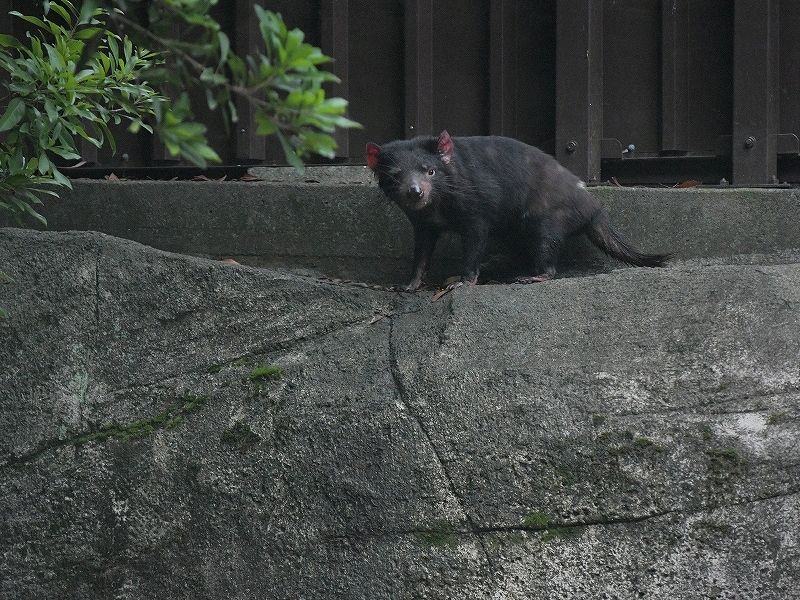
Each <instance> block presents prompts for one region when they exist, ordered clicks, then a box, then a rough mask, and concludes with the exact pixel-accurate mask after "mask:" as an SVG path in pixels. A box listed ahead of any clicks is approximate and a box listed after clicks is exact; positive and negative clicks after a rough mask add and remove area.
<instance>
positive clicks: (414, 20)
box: [405, 0, 433, 138]
mask: <svg viewBox="0 0 800 600" xmlns="http://www.w3.org/2000/svg"><path fill="white" fill-rule="evenodd" d="M405 34H406V45H405V85H406V90H405V99H406V117H405V134H406V135H405V137H408V138H411V137H414V136H415V135H421V134H430V133H432V132H433V0H406V2H405Z"/></svg>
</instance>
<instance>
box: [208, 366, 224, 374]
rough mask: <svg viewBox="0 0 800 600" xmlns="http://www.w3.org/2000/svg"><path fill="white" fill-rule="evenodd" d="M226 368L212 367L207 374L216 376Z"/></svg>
mask: <svg viewBox="0 0 800 600" xmlns="http://www.w3.org/2000/svg"><path fill="white" fill-rule="evenodd" d="M224 366H225V365H211V366H210V367H208V369H207V372H208V374H209V375H216V374H217V373H219V372H220V371H222V369H223V368H224Z"/></svg>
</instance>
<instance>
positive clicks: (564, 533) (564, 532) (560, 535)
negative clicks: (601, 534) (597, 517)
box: [542, 527, 580, 542]
mask: <svg viewBox="0 0 800 600" xmlns="http://www.w3.org/2000/svg"><path fill="white" fill-rule="evenodd" d="M579 531H580V528H578V527H551V528H550V529H548V530H547V531H545V532H544V534H543V535H542V541H543V542H550V541H552V540H557V539H564V540H570V539H574V538H576V537H578V534H579Z"/></svg>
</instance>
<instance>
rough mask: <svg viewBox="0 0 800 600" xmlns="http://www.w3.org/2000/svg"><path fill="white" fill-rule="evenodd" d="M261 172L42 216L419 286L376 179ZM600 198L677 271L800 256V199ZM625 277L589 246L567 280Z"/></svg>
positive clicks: (646, 193) (76, 203) (119, 196)
mask: <svg viewBox="0 0 800 600" xmlns="http://www.w3.org/2000/svg"><path fill="white" fill-rule="evenodd" d="M254 172H255V174H256V175H257V176H259V177H261V178H262V181H253V182H242V181H230V182H216V181H201V182H194V181H192V182H185V181H182V182H177V181H93V180H79V181H75V182H74V189H73V190H71V191H69V190H65V191H64V192H63V193H62V195H61V198H60V199H58V200H49V199H48V200H45V202H46V204H45V207H44V209H43V211H42V212H43V214H44V215H45V216H46V217H47V219H48V222H49V228H50V229H51V230H54V231H67V230H93V231H100V232H103V233H108V234H110V235H114V236H117V237H122V238H126V239H130V240H134V241H137V242H140V243H143V244H146V245H149V246H153V247H155V248H158V249H161V250H168V251H172V252H180V253H185V254H191V255H195V256H201V257H207V258H224V257H230V258H234V259H236V260H237V261H239V262H241V263H243V264H248V265H252V266H261V267H280V268H292V269H311V270H314V271H316V272H319V273H322V274H324V275H328V276H331V277H343V278H349V279H356V280H360V281H370V282H375V283H398V282H402V281H405V280H406V279H407V278H408V273H409V269H410V256H411V228H410V225H409V224H408V222H407V220H406V218H405V216H404V215H403V214H402V213H401V212H400V210H399V209H398V208H397V207H395V206H394V205H393V204H392V203H391V202H390V201H389V200H387V199H386V198H385V197H384V196H383V194H382V193H381V191H380V190H379V189H378V187H377V185H376V184H375V182H374V181H373V178H372V177H371V176H370V175H369V173H368V171H367V170H366V167H347V168H330V167H319V168H314V167H310V168H308V169H307V170H306V172H305V174H304V175H302V176H299V175H297V174H296V173H294V172H293V171H292V170H290V169H258V170H254ZM591 191H592V193H594V194H596V195H597V196H598V197H599V198H600V200H601V202H602V204H603V206H604V207H605V208H606V209H607V211H608V212H609V213H610V215H611V218H612V220H613V222H614V223H615V225H617V226H618V228H619V229H620V230H621V231H623V232H625V233H626V234H627V235H628V236H629V237H630V238H631V239H632V240H633V241H634V242H636V243H637V244H640V245H641V246H642V247H643V248H644V249H645V250H647V251H652V252H672V253H674V255H675V258H676V259H677V260H689V259H697V258H714V259H722V260H724V259H728V258H731V257H735V256H739V255H749V254H752V253H774V252H776V251H781V250H787V249H793V248H800V230H798V228H797V227H795V226H794V224H795V223H797V222H799V221H800V190H798V189H794V188H792V189H737V188H691V189H658V188H618V187H595V188H591ZM0 224H2V223H0ZM8 224H10V223H8ZM459 255H460V246H459V244H458V243H457V240H456V239H454V238H453V239H449V240H448V239H446V238H445V239H443V241H442V242H441V243H440V248H439V250H438V255H437V256H436V257H435V259H434V265H433V266H432V268H431V271H430V272H429V281H431V282H438V281H439V280H441V279H443V278H446V277H448V276H451V275H454V274H457V273H458V262H457V261H458V256H459ZM616 266H618V264H617V263H615V262H614V261H612V260H610V259H606V258H605V257H602V255H601V254H600V253H599V252H596V251H594V249H593V248H592V247H591V245H590V244H589V243H588V241H585V240H583V239H581V240H578V241H576V242H575V243H573V244H571V246H570V247H569V248H568V249H567V252H566V253H565V256H564V257H563V260H562V265H561V268H560V270H561V271H562V272H563V271H565V270H567V271H569V270H573V271H576V270H577V271H585V270H587V269H589V270H593V271H598V270H608V269H609V268H612V267H616Z"/></svg>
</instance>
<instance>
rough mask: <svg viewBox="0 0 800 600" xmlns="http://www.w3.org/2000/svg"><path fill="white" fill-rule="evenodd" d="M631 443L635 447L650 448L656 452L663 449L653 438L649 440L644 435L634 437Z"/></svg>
mask: <svg viewBox="0 0 800 600" xmlns="http://www.w3.org/2000/svg"><path fill="white" fill-rule="evenodd" d="M633 445H634V446H636V447H637V448H642V449H644V448H650V449H652V450H655V451H656V452H661V451H663V450H664V449H663V448H662V447H661V446H659V445H658V444H656V443H655V442H654V441H653V440H651V439H649V438H646V437H640V438H636V439H635V440H634V441H633Z"/></svg>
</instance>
